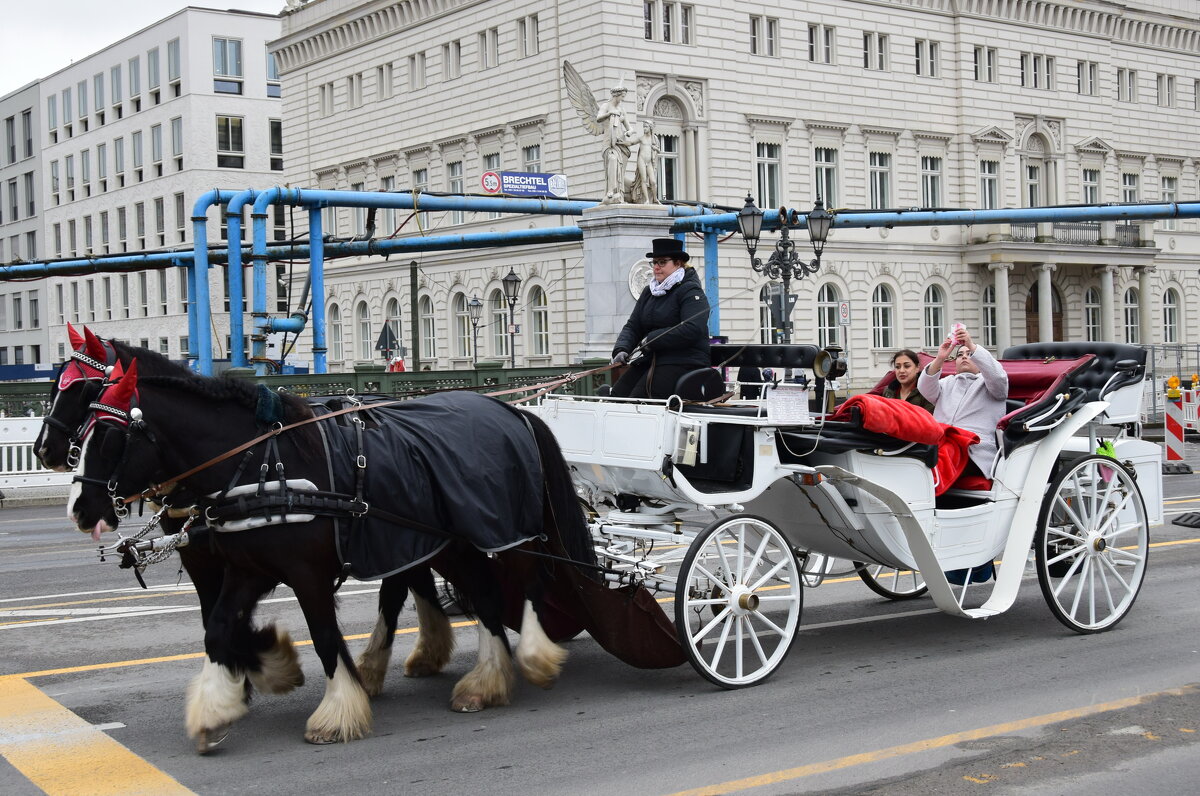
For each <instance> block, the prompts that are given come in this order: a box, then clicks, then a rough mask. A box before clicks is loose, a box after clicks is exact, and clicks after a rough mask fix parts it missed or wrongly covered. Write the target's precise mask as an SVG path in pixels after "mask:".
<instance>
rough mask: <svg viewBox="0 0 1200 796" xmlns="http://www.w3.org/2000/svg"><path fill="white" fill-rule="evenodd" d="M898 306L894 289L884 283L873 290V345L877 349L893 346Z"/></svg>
mask: <svg viewBox="0 0 1200 796" xmlns="http://www.w3.org/2000/svg"><path fill="white" fill-rule="evenodd" d="M895 314H896V306H895V300H894V299H893V297H892V289H891V288H890V287H888V286H887V285H884V284H879V285H876V286H875V290H873V291H872V292H871V345H872V347H874V348H876V349H886V348H891V347H892V346H893V345H894V343H893V342H892V340H893V330H894V328H895Z"/></svg>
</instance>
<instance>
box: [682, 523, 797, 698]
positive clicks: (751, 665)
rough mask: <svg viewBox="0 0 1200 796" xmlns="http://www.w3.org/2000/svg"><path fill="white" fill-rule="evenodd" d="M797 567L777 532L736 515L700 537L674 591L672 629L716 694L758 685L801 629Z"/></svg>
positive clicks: (691, 550)
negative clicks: (799, 628)
mask: <svg viewBox="0 0 1200 796" xmlns="http://www.w3.org/2000/svg"><path fill="white" fill-rule="evenodd" d="M803 591H804V590H803V588H802V586H801V581H800V566H799V564H798V563H797V561H796V556H795V555H794V554H793V553H792V548H791V545H789V544H788V541H787V539H785V538H784V537H783V534H781V533H780V532H779V531H778V529H776V528H775V526H773V525H772V524H771V523H769V522H767V521H766V520H764V519H761V518H759V517H752V516H749V515H745V514H743V515H738V516H734V517H728V518H726V519H722V520H718V521H717V522H714V523H712V524H711V525H709V526H708V527H707V528H705V529H704V530H703V531H701V532H700V533H699V534H698V535H697V536H696V538H695V540H694V541H693V542H692V544H691V547H689V548H688V552H687V556H686V557H685V558H684V560H683V566H682V568H681V569H680V571H679V580H678V581H677V583H676V586H675V629H676V632H677V633H678V634H679V642H680V644H682V645H683V649H684V650H685V651H686V652H687V656H688V658H689V659H690V660H691V662H692V666H693V667H695V669H696V671H698V672H699V673H700V674H701V675H702V676H703V677H704V678H705V679H707V680H708V681H709V682H712V683H714V684H716V685H719V686H721V687H722V688H744V687H745V686H748V685H755V684H756V683H759V682H761V681H762V680H765V679H766V678H767V677H769V676H770V675H771V673H772V672H774V671H775V670H776V669H777V668H778V667H779V664H781V663H782V662H783V659H784V658H785V657H787V653H788V649H790V648H791V646H792V642H793V641H795V638H796V626H797V625H798V624H800V611H801V609H802V608H803V602H804V594H803Z"/></svg>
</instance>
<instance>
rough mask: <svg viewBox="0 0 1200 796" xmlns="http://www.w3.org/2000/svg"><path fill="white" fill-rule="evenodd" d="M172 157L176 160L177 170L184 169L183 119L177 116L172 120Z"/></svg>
mask: <svg viewBox="0 0 1200 796" xmlns="http://www.w3.org/2000/svg"><path fill="white" fill-rule="evenodd" d="M171 157H172V158H174V159H175V170H176V171H180V170H182V169H183V119H182V117H179V116H176V117H175V118H174V119H172V120H171Z"/></svg>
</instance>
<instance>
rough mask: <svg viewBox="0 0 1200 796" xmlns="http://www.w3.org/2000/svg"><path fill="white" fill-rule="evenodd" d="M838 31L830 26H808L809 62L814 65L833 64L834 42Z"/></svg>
mask: <svg viewBox="0 0 1200 796" xmlns="http://www.w3.org/2000/svg"><path fill="white" fill-rule="evenodd" d="M835 30H836V29H835V28H833V27H831V26H829V25H809V26H808V60H809V61H812V62H813V63H814V64H831V63H833V42H834V31H835Z"/></svg>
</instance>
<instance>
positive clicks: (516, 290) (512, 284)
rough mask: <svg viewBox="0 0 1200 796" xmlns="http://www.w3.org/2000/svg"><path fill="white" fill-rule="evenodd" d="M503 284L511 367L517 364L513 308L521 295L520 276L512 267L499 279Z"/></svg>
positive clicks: (515, 325)
mask: <svg viewBox="0 0 1200 796" xmlns="http://www.w3.org/2000/svg"><path fill="white" fill-rule="evenodd" d="M500 282H501V283H502V284H503V285H504V299H505V300H506V301H507V302H508V353H509V354H511V355H512V367H514V368H515V367H516V366H517V346H516V336H517V323H516V320H515V319H514V318H513V310H514V309H516V306H517V297H518V296H520V295H521V277H519V276H517V272H516V271H514V270H513V269H512V268H509V269H508V275H507V276H506V277H504V278H503V279H501V280H500Z"/></svg>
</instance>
